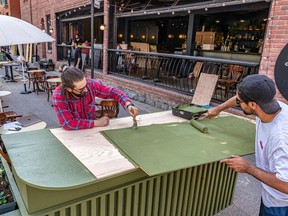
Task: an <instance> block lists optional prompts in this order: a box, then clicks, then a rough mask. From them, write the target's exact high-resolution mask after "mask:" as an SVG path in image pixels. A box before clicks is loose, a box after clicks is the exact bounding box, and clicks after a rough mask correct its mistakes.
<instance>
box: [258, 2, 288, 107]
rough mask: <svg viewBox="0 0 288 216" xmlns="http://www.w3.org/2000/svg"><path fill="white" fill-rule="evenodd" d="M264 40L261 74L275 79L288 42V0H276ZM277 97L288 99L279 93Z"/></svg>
mask: <svg viewBox="0 0 288 216" xmlns="http://www.w3.org/2000/svg"><path fill="white" fill-rule="evenodd" d="M266 31H267V32H266V38H265V40H264V49H263V53H262V59H261V63H260V71H259V73H260V74H265V75H267V76H269V77H270V78H272V79H273V80H274V69H275V63H276V60H277V57H278V55H279V53H280V52H281V50H282V48H283V47H284V46H285V45H286V44H287V43H288V0H274V1H272V2H271V10H270V14H269V19H268V26H267V30H266ZM276 98H278V99H280V100H282V101H284V102H286V103H287V101H286V100H285V99H284V98H283V96H282V95H281V94H280V93H279V91H278V92H277V94H276Z"/></svg>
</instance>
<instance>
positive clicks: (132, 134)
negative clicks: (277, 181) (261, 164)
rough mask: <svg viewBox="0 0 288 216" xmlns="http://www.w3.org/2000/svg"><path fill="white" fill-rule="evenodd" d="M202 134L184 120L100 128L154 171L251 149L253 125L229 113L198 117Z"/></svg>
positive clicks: (247, 152) (203, 161)
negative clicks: (203, 117)
mask: <svg viewBox="0 0 288 216" xmlns="http://www.w3.org/2000/svg"><path fill="white" fill-rule="evenodd" d="M201 124H203V125H204V126H206V127H207V128H208V133H207V134H204V133H201V132H199V131H198V130H197V129H195V128H194V127H192V126H191V125H190V124H189V123H188V122H184V123H176V122H175V123H169V124H161V125H150V126H145V127H139V128H138V129H137V130H132V129H130V128H126V129H118V130H109V131H102V133H103V134H104V135H105V136H106V137H107V138H108V139H109V140H110V141H111V142H113V143H114V144H115V145H117V146H118V147H119V148H120V149H121V150H122V151H123V152H125V154H126V155H128V156H129V157H130V158H132V159H133V161H135V162H136V163H137V164H138V165H139V166H140V167H141V169H143V170H144V171H145V172H146V173H147V174H148V175H150V176H153V175H158V174H162V173H167V172H172V171H175V170H180V169H184V168H188V167H193V166H198V165H201V164H206V163H211V162H215V161H219V160H221V159H223V158H229V157H231V155H245V154H251V153H254V137H255V125H254V124H253V123H251V122H250V121H247V120H243V119H239V118H237V117H233V116H227V117H221V118H216V119H211V120H205V121H201Z"/></svg>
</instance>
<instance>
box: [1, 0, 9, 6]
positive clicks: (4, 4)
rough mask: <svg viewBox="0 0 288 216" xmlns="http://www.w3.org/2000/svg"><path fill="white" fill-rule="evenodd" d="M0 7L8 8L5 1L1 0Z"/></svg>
mask: <svg viewBox="0 0 288 216" xmlns="http://www.w3.org/2000/svg"><path fill="white" fill-rule="evenodd" d="M1 5H2V6H3V7H4V8H6V7H8V2H7V0H1Z"/></svg>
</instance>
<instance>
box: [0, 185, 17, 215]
mask: <svg viewBox="0 0 288 216" xmlns="http://www.w3.org/2000/svg"><path fill="white" fill-rule="evenodd" d="M9 189H10V191H11V193H12V196H13V200H14V201H13V202H10V203H6V204H3V205H0V215H2V214H5V213H7V212H10V211H14V210H15V209H16V207H17V203H16V202H15V197H14V195H13V192H12V189H11V187H10V186H9Z"/></svg>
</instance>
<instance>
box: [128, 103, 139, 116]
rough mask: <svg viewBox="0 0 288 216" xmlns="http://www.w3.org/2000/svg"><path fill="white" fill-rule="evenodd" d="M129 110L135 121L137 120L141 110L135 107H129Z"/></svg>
mask: <svg viewBox="0 0 288 216" xmlns="http://www.w3.org/2000/svg"><path fill="white" fill-rule="evenodd" d="M127 109H128V112H129V114H130V115H131V116H132V117H133V119H135V118H136V116H137V115H138V113H139V109H138V108H137V107H135V106H129V107H128V108H127Z"/></svg>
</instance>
